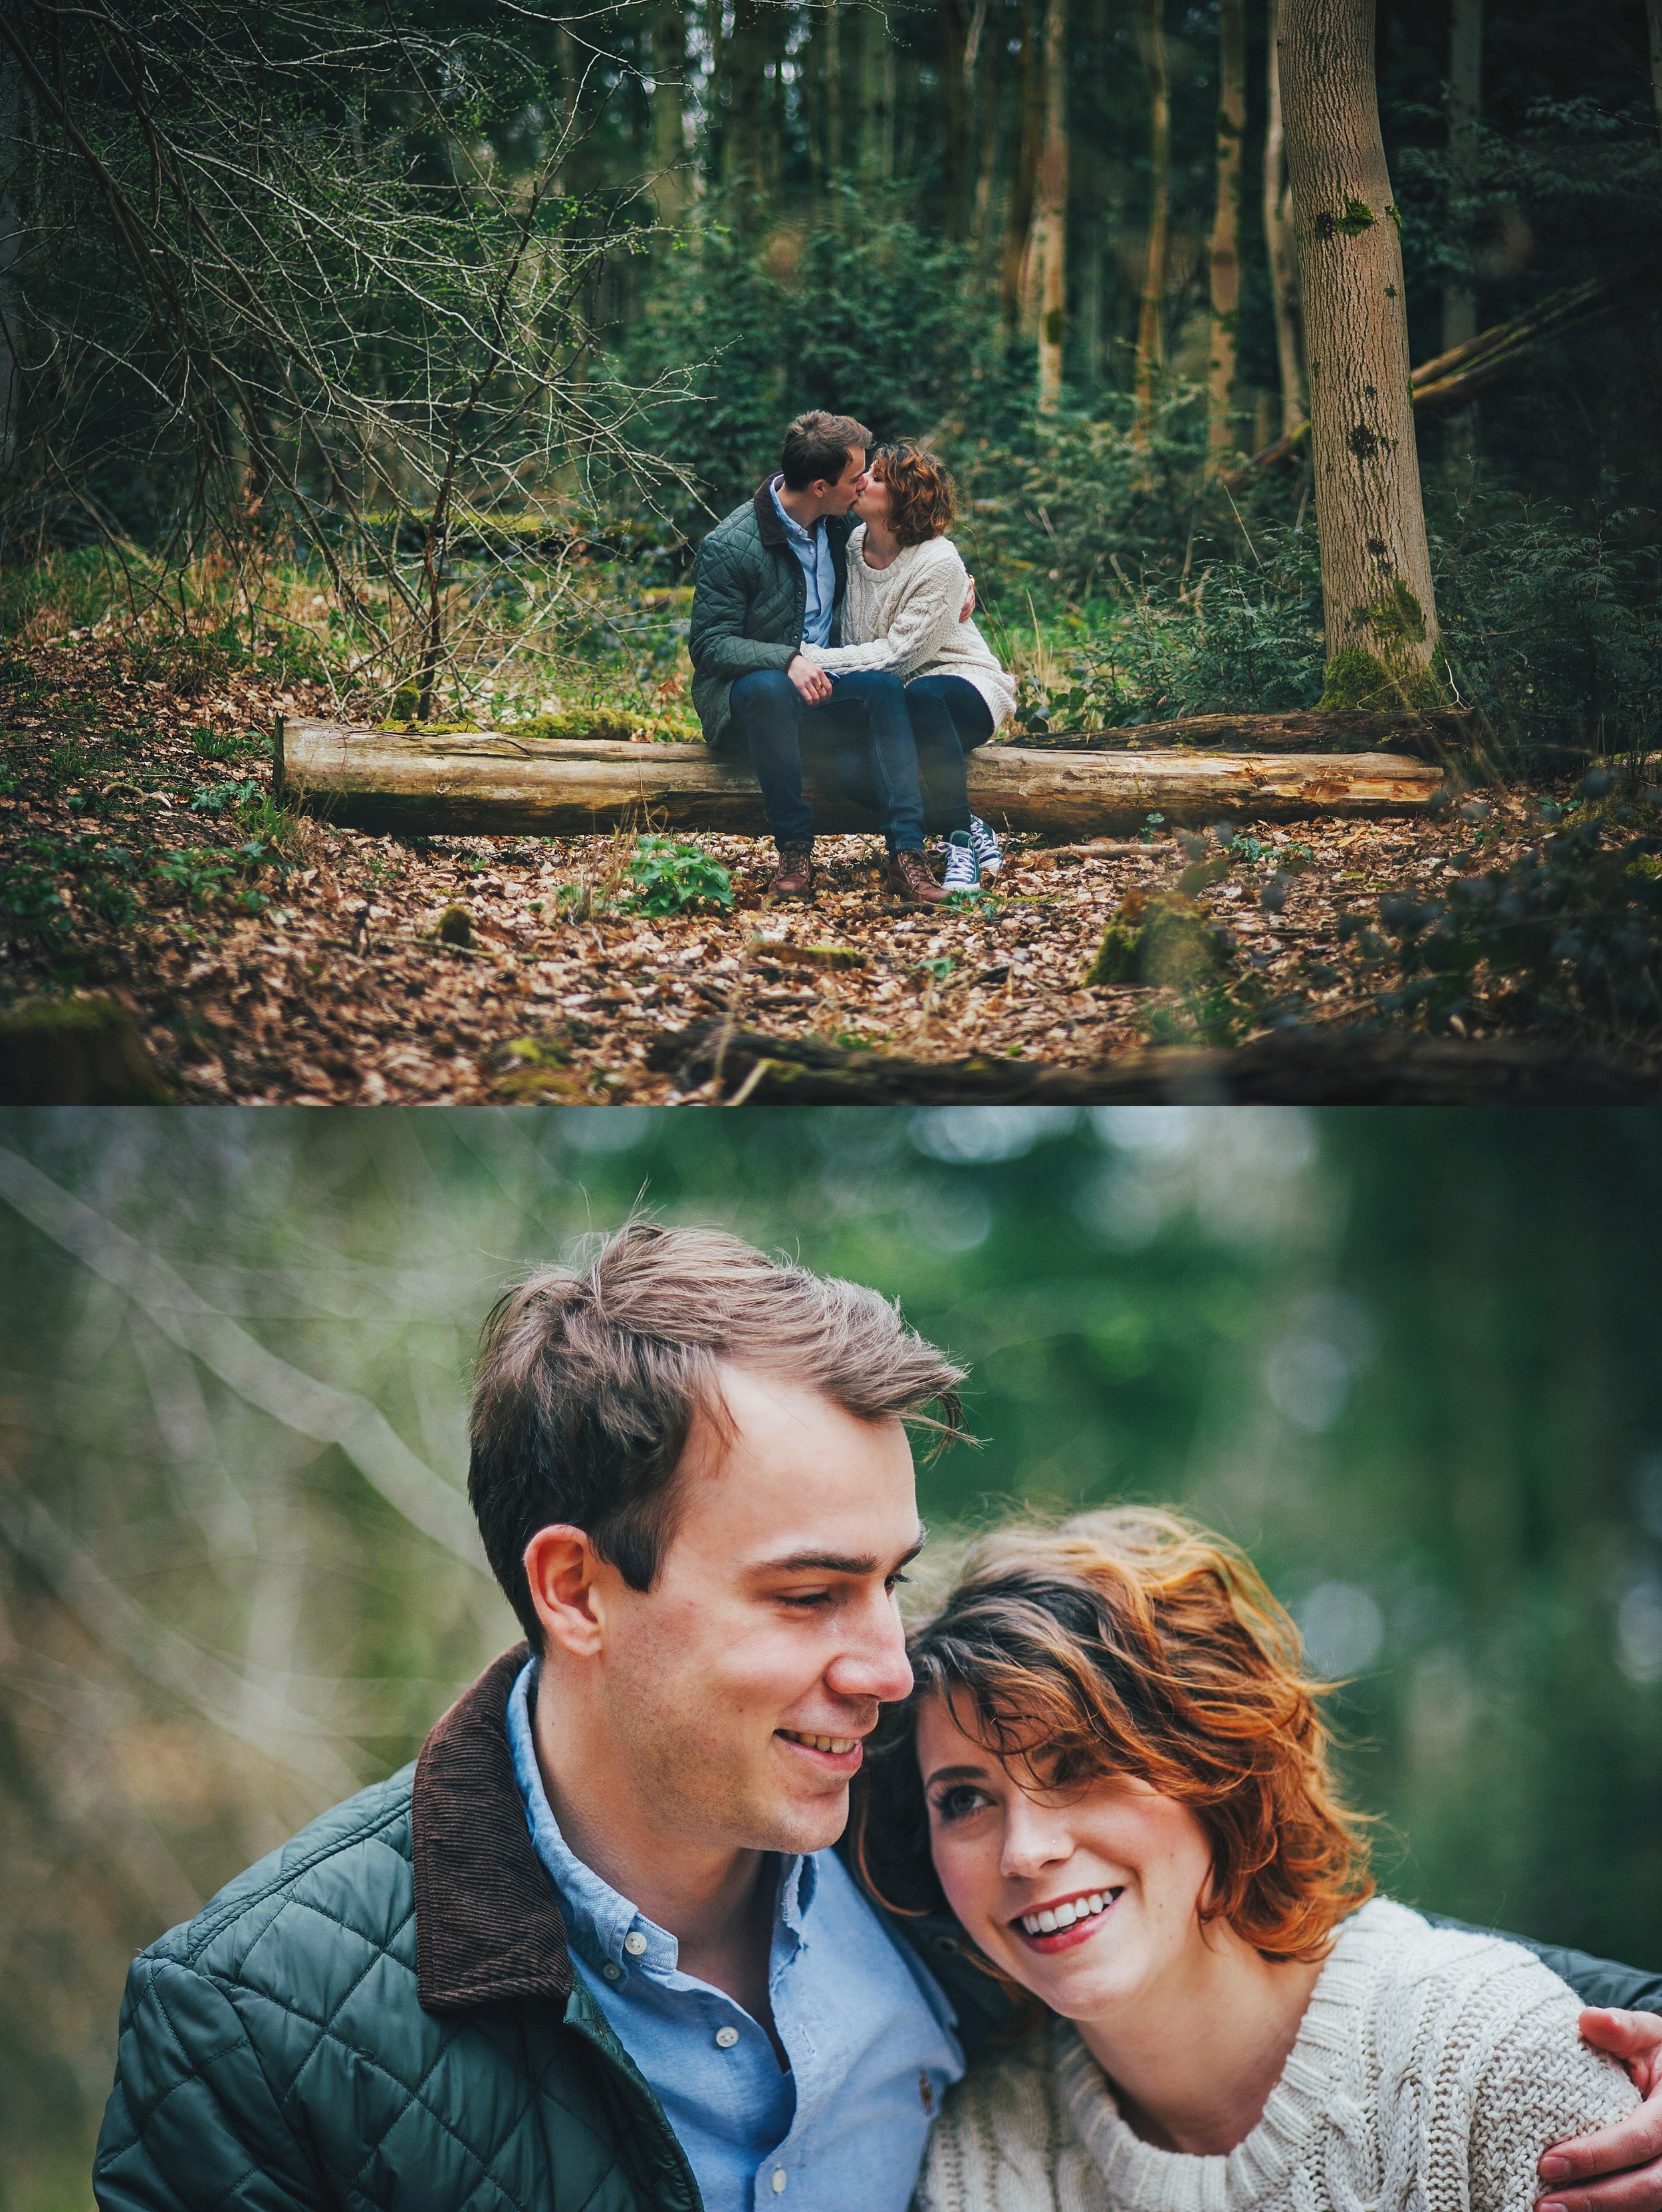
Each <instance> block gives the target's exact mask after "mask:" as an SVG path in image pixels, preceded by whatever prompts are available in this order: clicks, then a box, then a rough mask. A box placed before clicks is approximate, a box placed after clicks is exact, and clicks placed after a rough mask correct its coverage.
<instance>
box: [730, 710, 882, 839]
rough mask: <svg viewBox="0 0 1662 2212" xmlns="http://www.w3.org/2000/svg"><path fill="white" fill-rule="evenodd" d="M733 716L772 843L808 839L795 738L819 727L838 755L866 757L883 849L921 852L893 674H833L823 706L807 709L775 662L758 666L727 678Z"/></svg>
mask: <svg viewBox="0 0 1662 2212" xmlns="http://www.w3.org/2000/svg"><path fill="white" fill-rule="evenodd" d="M732 715H733V722H734V725H735V726H736V728H737V731H738V734H739V736H740V738H742V739H743V743H744V744H745V745H746V746H747V747H748V748H749V754H750V758H751V761H752V763H754V765H755V771H756V781H757V782H758V783H759V784H760V785H761V798H762V804H763V805H764V806H766V808H767V826H768V828H769V829H771V830H772V831H773V836H774V839H775V841H776V842H778V843H779V844H780V845H806V844H809V843H811V842H812V840H813V836H814V810H813V808H812V807H811V806H810V805H809V803H808V801H807V799H805V798H804V796H803V789H802V740H803V738H804V734H807V733H811V734H812V735H814V736H815V737H816V738H817V737H819V736H820V735H821V734H822V733H823V735H824V736H825V737H827V738H830V739H832V740H833V741H834V743H835V744H836V747H837V750H838V753H839V755H840V754H841V753H842V751H843V750H845V749H852V750H856V751H858V753H859V754H860V755H861V756H862V757H864V759H865V760H867V761H869V763H870V769H869V781H868V791H869V793H870V799H871V800H872V801H873V802H874V803H875V805H876V810H877V822H878V826H879V828H880V829H882V831H883V836H884V838H885V839H886V840H887V842H888V845H889V851H890V852H891V853H921V852H922V851H923V849H924V801H923V790H922V787H921V786H920V784H919V781H918V744H917V739H916V738H914V737H913V733H912V716H911V714H910V713H909V712H908V710H907V703H906V689H905V686H904V685H903V684H901V679H900V678H899V677H898V676H896V675H895V674H893V673H892V672H891V671H889V670H883V671H874V670H869V669H860V670H857V671H855V672H854V673H853V674H852V675H847V676H833V677H832V678H831V696H830V697H829V698H828V700H827V701H826V702H825V703H824V705H823V706H820V707H810V706H809V705H808V704H807V702H805V701H804V698H803V697H802V695H801V694H800V692H798V690H797V687H796V685H795V684H793V683H792V681H791V679H790V678H789V677H788V676H787V675H786V672H785V671H784V670H783V669H782V668H759V669H757V670H756V671H755V672H754V673H753V674H751V675H749V676H741V677H740V678H739V679H738V681H737V683H736V684H734V686H733V690H732Z"/></svg>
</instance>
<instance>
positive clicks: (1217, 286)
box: [1206, 0, 1246, 471]
mask: <svg viewBox="0 0 1662 2212" xmlns="http://www.w3.org/2000/svg"><path fill="white" fill-rule="evenodd" d="M1217 27H1218V78H1217V207H1216V211H1215V213H1214V214H1213V216H1212V246H1211V290H1212V327H1211V344H1210V347H1209V349H1208V352H1207V363H1206V465H1207V468H1208V469H1209V470H1210V471H1216V470H1218V469H1221V468H1223V467H1224V466H1226V465H1227V464H1228V461H1229V460H1230V459H1231V458H1232V457H1233V455H1234V446H1235V324H1236V320H1237V318H1238V316H1239V313H1240V155H1241V143H1240V142H1241V139H1242V137H1244V136H1245V134H1246V0H1219V7H1218V21H1217Z"/></svg>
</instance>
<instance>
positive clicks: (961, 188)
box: [938, 0, 986, 238]
mask: <svg viewBox="0 0 1662 2212" xmlns="http://www.w3.org/2000/svg"><path fill="white" fill-rule="evenodd" d="M982 6H983V9H985V7H986V0H982ZM938 15H939V21H940V26H941V197H942V200H943V209H944V216H945V221H944V225H943V228H945V231H946V234H947V236H948V237H949V238H961V237H962V236H963V235H964V233H965V230H966V229H967V226H968V221H969V184H968V179H969V126H970V112H969V110H970V93H971V88H972V84H973V79H974V71H973V70H972V69H971V68H969V67H967V66H966V55H967V52H968V48H969V18H968V16H967V15H966V13H965V11H964V8H963V4H962V0H940V7H939V10H938Z"/></svg>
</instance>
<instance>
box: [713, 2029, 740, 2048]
mask: <svg viewBox="0 0 1662 2212" xmlns="http://www.w3.org/2000/svg"><path fill="white" fill-rule="evenodd" d="M737 2041H738V2030H737V2028H736V2027H719V2028H718V2029H717V2030H716V2048H717V2049H718V2050H719V2051H731V2049H732V2047H733V2045H735V2044H736V2043H737Z"/></svg>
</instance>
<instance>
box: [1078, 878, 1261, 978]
mask: <svg viewBox="0 0 1662 2212" xmlns="http://www.w3.org/2000/svg"><path fill="white" fill-rule="evenodd" d="M1226 957H1227V954H1226V951H1225V947H1224V944H1223V942H1222V939H1220V936H1219V933H1218V932H1217V930H1216V928H1215V927H1213V925H1212V923H1211V922H1210V921H1209V920H1208V919H1207V917H1206V915H1204V913H1203V912H1202V911H1201V909H1200V908H1198V906H1197V905H1195V903H1194V902H1193V901H1192V899H1186V898H1181V897H1174V896H1169V895H1168V896H1165V897H1162V898H1149V897H1147V896H1145V895H1144V894H1143V892H1142V891H1128V892H1127V893H1126V895H1125V898H1124V899H1123V900H1121V902H1120V903H1119V908H1118V909H1117V910H1116V912H1115V913H1114V915H1113V919H1112V920H1111V921H1109V923H1108V926H1107V928H1106V929H1105V930H1104V931H1103V933H1102V942H1101V945H1099V946H1098V947H1097V949H1096V955H1095V958H1094V959H1093V960H1092V962H1091V964H1090V966H1089V968H1088V969H1086V971H1085V981H1086V983H1087V984H1093V983H1150V984H1154V985H1156V986H1158V987H1162V988H1166V989H1177V990H1181V989H1184V988H1186V987H1192V986H1193V985H1195V984H1196V983H1198V982H1200V981H1204V979H1206V978H1207V977H1209V976H1212V975H1216V974H1217V973H1218V972H1219V971H1220V970H1221V969H1222V967H1223V964H1224V962H1225V959H1226Z"/></svg>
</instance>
